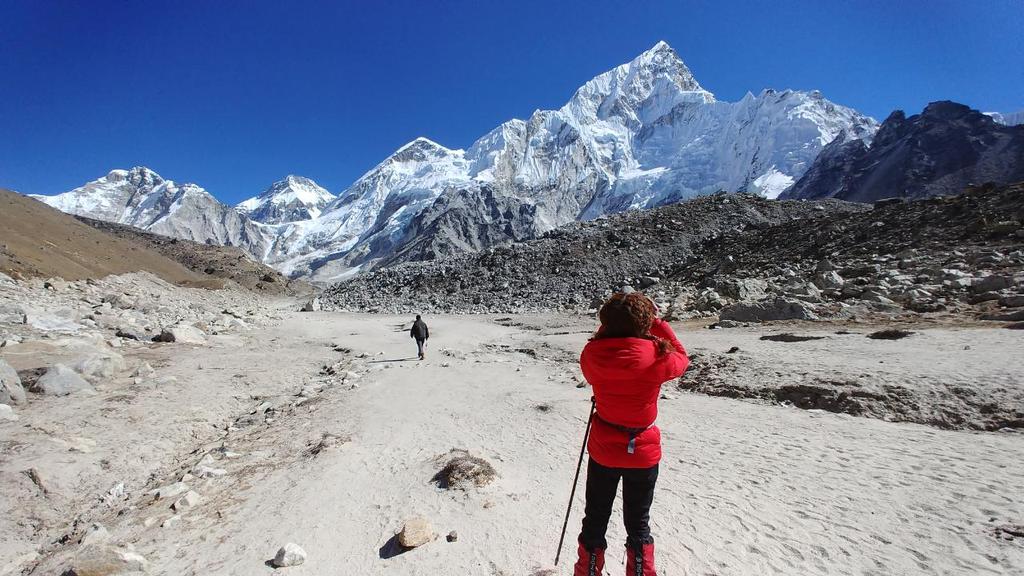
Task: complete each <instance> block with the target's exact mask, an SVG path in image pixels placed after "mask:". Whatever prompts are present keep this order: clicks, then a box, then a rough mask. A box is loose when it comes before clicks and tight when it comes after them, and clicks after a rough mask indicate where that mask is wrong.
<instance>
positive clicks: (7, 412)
mask: <svg viewBox="0 0 1024 576" xmlns="http://www.w3.org/2000/svg"><path fill="white" fill-rule="evenodd" d="M17 421H18V415H17V414H15V413H14V408H11V407H10V406H8V405H7V404H0V422H17Z"/></svg>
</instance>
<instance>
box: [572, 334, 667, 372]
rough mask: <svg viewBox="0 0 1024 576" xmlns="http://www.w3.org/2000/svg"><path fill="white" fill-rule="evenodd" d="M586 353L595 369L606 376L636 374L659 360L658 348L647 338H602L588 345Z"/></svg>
mask: <svg viewBox="0 0 1024 576" xmlns="http://www.w3.org/2000/svg"><path fill="white" fill-rule="evenodd" d="M584 353H585V354H587V353H589V354H587V355H588V361H589V362H590V365H591V366H592V367H593V368H596V369H598V370H601V371H602V372H604V373H605V374H622V375H629V374H635V373H636V372H638V371H643V370H646V369H648V368H650V367H651V365H652V364H654V362H655V361H656V360H657V359H658V347H657V344H655V343H654V341H653V340H647V339H646V338H601V339H599V340H591V341H590V342H588V343H587V345H586V348H585V349H584Z"/></svg>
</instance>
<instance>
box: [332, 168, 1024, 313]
mask: <svg viewBox="0 0 1024 576" xmlns="http://www.w3.org/2000/svg"><path fill="white" fill-rule="evenodd" d="M1022 222H1024V184H1018V185H1013V186H1005V187H989V186H983V187H978V188H973V189H969V190H967V191H966V192H964V193H963V194H961V195H958V196H953V197H949V198H931V199H925V200H921V201H915V202H896V203H889V204H884V205H880V206H877V207H874V208H871V207H869V206H867V205H864V204H859V203H848V202H840V201H836V200H825V201H813V202H799V201H770V200H766V199H764V198H760V197H755V196H751V195H741V194H733V195H724V194H723V195H715V196H708V197H701V198H697V199H694V200H690V201H687V202H684V203H681V204H677V205H672V206H665V207H661V208H656V209H653V210H643V211H633V212H628V213H626V214H621V215H616V216H612V217H609V218H604V219H599V220H596V221H593V222H585V223H573V224H569V225H566V226H563V227H561V228H558V229H555V230H553V231H550V232H548V233H547V234H545V235H544V237H542V238H540V239H537V240H530V241H527V242H524V243H521V244H516V245H513V246H507V247H505V246H503V247H496V248H489V249H486V250H484V251H481V252H479V253H475V254H463V255H457V256H452V257H447V258H441V259H438V260H435V261H430V262H414V263H406V264H401V265H397V266H393V267H389V268H383V269H380V270H373V271H370V272H369V273H367V274H362V275H360V276H358V277H356V278H353V279H350V280H347V281H344V282H339V283H337V284H335V285H333V286H331V287H330V288H328V289H327V290H326V291H325V292H324V293H323V295H322V301H323V305H324V308H325V309H327V310H339V309H345V310H360V311H373V312H401V313H407V312H457V313H517V312H545V311H561V310H569V311H575V312H583V311H586V310H588V309H594V308H596V307H597V306H599V305H600V303H601V301H602V300H603V298H605V297H606V296H608V295H609V294H610V293H611V291H612V290H617V289H621V288H622V287H623V286H626V285H628V286H633V287H638V288H641V289H643V290H644V291H645V293H647V294H649V295H651V296H652V297H653V298H654V299H655V301H656V302H657V303H658V304H659V305H660V306H661V307H662V310H663V311H665V312H666V314H668V315H669V316H670V317H672V318H676V319H682V318H691V317H695V316H714V315H716V314H717V313H718V312H719V311H720V310H722V309H723V308H725V307H728V306H731V305H733V304H736V303H746V304H751V303H757V302H763V301H772V300H775V299H785V300H783V302H785V301H799V302H801V303H802V304H801V305H800V306H799V308H800V309H801V310H806V311H807V312H811V313H813V314H814V315H816V316H820V317H837V316H838V317H850V316H857V315H864V314H869V313H873V312H879V313H885V314H922V313H950V314H961V315H963V314H967V315H973V316H975V317H977V318H979V319H984V318H992V319H994V320H1002V319H1007V321H1009V320H1011V319H1012V318H1013V317H1014V316H1013V315H1014V314H1017V313H1022V314H1024V312H1021V311H1020V310H1019V309H1020V308H1021V307H1024V227H1022ZM730 310H732V309H731V308H730ZM730 313H731V312H727V313H726V317H729V314H730ZM776 316H777V315H776ZM797 316H801V317H807V318H809V317H810V316H809V315H805V314H803V313H802V312H801V313H800V314H797ZM750 319H752V318H745V319H744V321H746V320H750ZM764 319H768V318H766V317H765V318H764Z"/></svg>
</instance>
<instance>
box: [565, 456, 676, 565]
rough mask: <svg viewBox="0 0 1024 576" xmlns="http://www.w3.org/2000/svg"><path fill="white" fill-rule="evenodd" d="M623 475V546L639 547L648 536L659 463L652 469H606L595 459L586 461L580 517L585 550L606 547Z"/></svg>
mask: <svg viewBox="0 0 1024 576" xmlns="http://www.w3.org/2000/svg"><path fill="white" fill-rule="evenodd" d="M619 478H622V520H623V522H624V523H625V525H626V545H627V546H634V547H635V546H639V545H641V544H648V543H651V542H653V541H654V540H653V539H652V538H651V527H650V519H651V502H653V501H654V483H655V482H657V480H658V465H657V464H655V465H654V466H652V467H651V468H609V467H607V466H602V465H600V464H598V463H597V462H595V461H594V459H593V458H591V459H590V461H589V462H588V463H587V507H586V511H585V512H584V516H583V531H582V532H580V544H582V545H583V547H584V548H586V549H587V550H593V549H595V548H602V549H604V548H608V541H607V540H605V537H604V535H605V532H606V531H607V530H608V519H609V518H610V517H611V515H612V504H613V503H614V502H615V493H616V492H618V488H619Z"/></svg>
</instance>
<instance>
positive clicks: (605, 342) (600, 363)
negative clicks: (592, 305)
mask: <svg viewBox="0 0 1024 576" xmlns="http://www.w3.org/2000/svg"><path fill="white" fill-rule="evenodd" d="M651 335H652V336H657V337H658V338H663V339H665V340H668V341H669V342H670V343H671V344H672V347H673V348H674V350H672V351H670V352H669V353H667V354H663V355H661V356H659V355H658V348H657V344H656V343H655V342H653V341H651V340H647V339H644V338H601V339H598V340H591V341H590V342H588V343H587V345H586V346H585V347H584V348H583V353H582V354H581V355H580V367H581V368H582V369H583V376H584V377H585V378H586V379H587V382H590V385H591V386H593V387H594V397H595V398H597V416H595V418H594V423H593V428H592V429H591V432H590V442H588V443H587V448H588V450H589V451H590V456H591V457H592V458H593V459H594V460H596V461H597V463H598V464H601V465H602V466H608V467H612V468H650V467H651V466H654V465H655V464H657V463H658V462H659V461H660V460H661V431H660V430H658V427H657V426H654V421H655V420H656V419H657V418H658V397H659V395H660V393H661V385H662V384H663V383H664V382H667V381H669V380H673V379H675V378H678V377H679V376H681V375H682V374H683V373H684V372H686V367H687V366H688V365H689V364H690V359H689V358H688V357H687V356H686V350H685V349H684V348H683V345H682V344H680V343H679V340H678V339H677V338H676V335H675V333H674V332H673V331H672V328H671V327H670V326H669V325H668V323H667V322H665V321H664V320H661V319H660V318H658V319H655V320H654V323H653V324H652V325H651ZM608 423H612V424H617V425H619V426H625V427H628V428H645V427H648V426H649V428H647V430H644V431H643V432H641V433H640V434H639V435H637V436H636V439H635V442H636V447H635V450H634V452H633V453H632V454H630V453H629V452H628V451H627V445H628V444H629V434H628V433H627V432H624V431H622V430H619V429H618V428H615V427H613V426H610V425H609V424H608Z"/></svg>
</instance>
